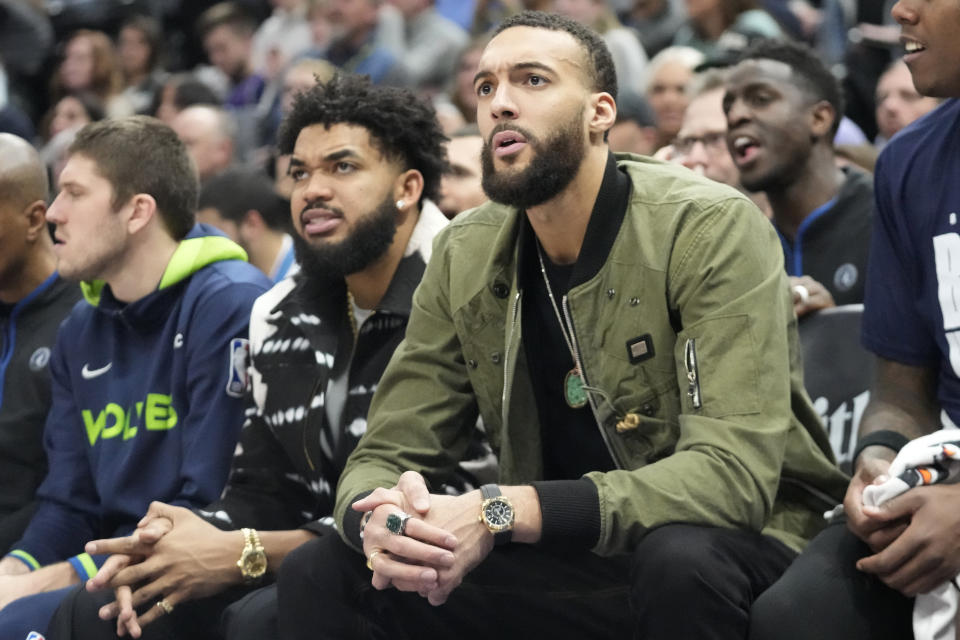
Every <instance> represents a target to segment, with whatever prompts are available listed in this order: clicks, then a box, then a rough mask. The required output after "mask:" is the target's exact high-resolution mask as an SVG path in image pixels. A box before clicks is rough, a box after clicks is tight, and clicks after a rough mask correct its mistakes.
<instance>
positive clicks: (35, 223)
mask: <svg viewBox="0 0 960 640" xmlns="http://www.w3.org/2000/svg"><path fill="white" fill-rule="evenodd" d="M23 215H24V216H25V217H26V218H27V241H28V242H36V241H37V239H38V238H40V237H41V234H45V233H46V234H49V233H50V232H49V231H48V230H47V229H48V228H47V218H46V215H47V203H46V202H44V201H43V200H37V201H35V202H31V203H30V204H29V205H27V207H26V208H25V209H24V210H23Z"/></svg>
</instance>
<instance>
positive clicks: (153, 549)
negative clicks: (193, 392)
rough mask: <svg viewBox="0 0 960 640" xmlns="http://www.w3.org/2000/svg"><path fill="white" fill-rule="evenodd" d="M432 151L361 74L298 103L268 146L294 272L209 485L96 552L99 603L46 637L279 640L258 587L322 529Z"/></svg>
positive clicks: (431, 120) (439, 168)
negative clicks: (281, 164)
mask: <svg viewBox="0 0 960 640" xmlns="http://www.w3.org/2000/svg"><path fill="white" fill-rule="evenodd" d="M444 141H445V138H444V136H443V134H442V132H441V130H440V127H439V124H438V123H437V120H436V116H435V114H434V111H433V109H432V108H431V107H430V106H429V105H428V104H426V103H425V102H423V101H421V100H419V99H417V98H416V97H415V96H414V95H413V94H412V93H411V92H409V91H408V90H406V89H397V88H384V87H376V86H373V85H372V84H371V83H370V81H369V80H368V79H367V78H366V77H365V76H364V77H361V76H352V75H339V76H336V77H334V78H333V79H332V80H331V81H330V82H329V83H327V84H326V85H319V84H318V85H317V86H315V87H314V88H313V89H311V90H309V91H307V92H305V93H304V94H302V95H301V96H299V97H298V98H297V100H296V102H295V103H294V106H293V109H292V111H291V112H290V114H289V115H288V117H287V119H286V120H285V121H284V123H283V125H282V127H281V129H280V136H279V148H280V151H281V152H282V153H285V154H292V156H291V161H290V169H289V173H290V176H291V178H292V179H293V183H294V190H293V194H292V198H291V216H292V222H293V226H294V228H295V230H296V234H295V236H294V242H295V249H296V255H297V260H298V262H299V264H300V266H301V271H300V273H299V274H298V275H296V276H294V277H292V278H286V279H285V280H283V281H281V282H280V283H278V284H277V285H275V286H274V287H273V288H272V289H271V290H270V291H269V292H267V293H266V294H264V295H263V296H261V297H260V298H259V299H258V300H257V302H256V304H255V305H254V308H253V312H252V314H251V320H250V342H251V356H252V370H251V379H252V389H251V393H250V396H251V399H252V405H251V409H250V410H249V411H248V414H247V416H248V417H247V421H246V423H245V425H244V428H243V431H242V434H241V439H240V445H239V447H238V448H237V452H236V455H235V457H234V460H233V464H232V468H231V472H230V477H229V480H228V482H227V486H226V489H225V490H224V493H223V495H222V497H221V499H220V500H218V501H216V502H214V503H213V504H211V505H209V506H208V507H207V508H206V509H204V510H202V511H199V512H193V511H190V510H187V509H181V508H176V507H172V506H169V505H165V504H160V503H154V504H153V505H151V507H150V510H149V511H148V513H147V516H146V517H145V518H144V520H143V521H142V522H141V523H140V528H139V530H138V531H137V532H135V533H134V534H133V535H132V536H130V537H128V538H117V539H113V540H104V541H97V542H95V543H94V544H93V546H94V547H95V548H96V551H97V552H98V553H104V552H107V553H114V554H116V555H114V556H112V557H111V559H110V560H108V561H107V563H106V565H105V566H104V569H103V570H101V572H100V573H99V574H98V575H97V576H96V577H95V578H94V579H93V580H92V581H91V584H90V585H88V586H89V587H91V588H92V589H104V588H108V587H113V588H114V589H115V591H114V592H113V594H111V593H110V592H109V591H107V592H106V594H104V595H91V594H89V593H87V594H84V593H82V592H78V593H76V594H75V597H74V600H73V601H71V602H69V603H68V604H67V605H65V606H64V607H63V608H62V609H61V612H60V618H59V620H58V624H63V627H62V629H63V630H62V631H61V630H58V631H57V633H58V634H59V635H56V636H55V637H58V638H60V637H68V633H67V632H66V629H67V628H72V633H73V636H72V637H80V638H100V637H103V638H112V637H116V636H115V635H114V632H115V631H116V632H118V633H127V632H129V633H130V634H131V635H132V636H134V637H140V636H141V634H143V637H152V638H163V637H176V638H193V637H202V638H208V637H211V636H216V635H218V634H223V636H225V637H228V638H272V637H278V635H277V632H276V629H275V628H273V626H272V624H273V620H274V619H275V615H274V613H273V612H274V611H275V606H276V605H275V598H276V596H275V590H274V589H272V588H270V587H266V588H262V589H260V588H258V587H263V583H264V581H265V580H269V579H270V578H271V576H272V574H274V573H275V572H276V571H277V570H278V569H279V567H280V564H281V562H282V561H283V559H284V557H285V556H286V555H287V554H288V553H289V552H290V551H291V550H293V549H295V548H296V547H298V546H299V545H301V544H303V543H304V542H307V541H309V540H312V539H315V538H317V537H325V536H329V535H336V534H335V533H332V532H333V529H332V528H331V525H332V518H330V517H329V516H331V514H332V512H333V504H334V495H333V491H334V488H335V487H336V485H337V481H338V479H339V475H340V471H341V470H342V469H343V465H344V463H345V462H346V458H347V456H348V455H349V453H350V451H352V450H353V448H354V446H355V445H356V443H357V440H358V439H359V438H360V436H361V435H362V434H363V433H364V431H365V429H366V415H367V409H368V407H369V404H370V399H371V397H372V395H373V392H374V390H375V389H376V387H377V384H378V382H379V379H380V375H381V374H382V372H383V370H384V368H385V367H386V364H387V361H388V360H389V359H390V357H391V355H392V354H393V351H394V349H395V348H396V347H397V345H398V344H399V343H400V340H401V338H402V337H403V334H404V330H405V328H406V324H407V316H408V314H409V312H410V307H411V296H412V294H413V290H414V288H415V287H416V285H417V283H418V282H419V281H420V277H421V276H422V274H423V272H424V269H425V266H426V263H427V261H428V260H429V258H430V252H431V243H432V240H433V237H434V236H435V235H436V233H437V232H438V231H439V230H440V229H441V228H443V227H444V226H445V225H446V224H447V220H446V218H445V217H444V216H443V214H442V213H441V212H440V210H439V209H438V208H437V207H436V205H434V204H433V202H432V200H433V199H435V198H436V197H437V196H438V193H439V188H440V180H441V176H442V174H443V170H444V168H445V163H446V156H445V154H444V149H443V143H444ZM467 482H471V479H470V478H468V477H467V476H466V475H465V474H460V475H457V476H456V477H455V478H452V479H451V482H450V484H451V485H452V487H453V488H454V489H459V490H463V486H464V485H463V484H458V483H467ZM258 529H260V530H261V531H259V532H257V530H258ZM263 529H266V531H264V530H263ZM131 589H132V593H131ZM113 595H115V596H116V599H115V601H114V602H110V601H112V600H114V597H113ZM91 600H93V601H91ZM238 601H239V602H238ZM99 605H105V606H104V607H103V608H102V609H101V610H100V615H101V617H102V618H104V619H107V620H109V622H104V621H102V620H98V619H97V607H98V606H99ZM224 611H226V614H225V615H224V614H223V612H224ZM113 618H116V621H113V620H112V619H113ZM221 619H222V624H221Z"/></svg>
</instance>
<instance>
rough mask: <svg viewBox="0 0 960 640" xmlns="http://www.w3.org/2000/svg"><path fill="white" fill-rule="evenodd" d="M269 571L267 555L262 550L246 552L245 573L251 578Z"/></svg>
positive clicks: (244, 560) (244, 558) (244, 559)
mask: <svg viewBox="0 0 960 640" xmlns="http://www.w3.org/2000/svg"><path fill="white" fill-rule="evenodd" d="M266 572H267V556H266V554H264V553H263V552H262V551H251V552H249V553H247V554H244V557H243V573H244V575H246V576H248V577H251V578H259V577H260V576H262V575H263V574H264V573H266Z"/></svg>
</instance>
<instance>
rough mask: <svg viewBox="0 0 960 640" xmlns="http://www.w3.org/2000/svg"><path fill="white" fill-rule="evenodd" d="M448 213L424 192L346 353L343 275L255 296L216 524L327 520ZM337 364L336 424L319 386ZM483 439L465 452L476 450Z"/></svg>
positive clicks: (466, 478)
mask: <svg viewBox="0 0 960 640" xmlns="http://www.w3.org/2000/svg"><path fill="white" fill-rule="evenodd" d="M446 222H447V220H446V218H444V216H443V214H442V213H440V211H439V209H437V208H436V206H435V205H433V203H431V202H429V201H425V202H424V206H423V210H422V211H421V214H420V220H419V221H418V222H417V225H416V227H415V229H414V232H413V235H412V236H411V238H410V241H409V243H408V245H407V250H406V252H405V254H404V257H403V259H402V260H401V262H400V264H399V266H398V267H397V271H396V273H395V274H394V276H393V279H392V280H391V282H390V285H389V287H388V289H387V291H386V293H385V295H384V297H383V299H382V300H381V302H380V304H379V305H378V306H377V308H376V310H375V311H374V313H372V314H371V315H370V316H369V317H368V318H367V319H366V320H365V321H364V322H363V324H362V325H361V326H359V327H357V328H356V331H357V336H356V345H355V347H354V348H353V349H352V351H353V355H352V358H351V347H352V346H353V337H354V336H353V333H354V327H353V323H352V322H351V315H352V314H353V309H352V307H351V304H350V302H349V300H348V297H347V289H346V285H345V283H344V282H343V280H339V281H323V282H318V281H316V280H315V279H308V278H306V277H305V275H304V274H302V273H301V274H298V275H296V276H292V277H290V278H287V279H285V280H283V281H282V282H280V283H278V284H277V285H275V286H274V287H273V288H272V289H271V290H270V291H268V292H267V293H265V294H264V295H262V296H261V297H260V298H259V299H258V300H257V302H256V303H255V304H254V307H253V311H252V314H251V318H250V349H251V368H250V373H251V376H250V377H251V383H252V384H251V387H252V388H251V393H250V396H251V406H250V408H249V409H248V414H247V418H246V421H245V424H244V427H243V431H242V433H241V436H240V443H239V444H238V446H237V450H236V454H235V456H234V459H233V464H232V468H231V471H230V477H229V480H228V481H227V485H226V488H225V489H224V492H223V496H222V497H221V499H220V500H218V501H217V502H215V503H213V504H211V505H210V506H209V507H208V509H206V510H204V511H205V513H203V515H205V516H207V517H208V519H210V520H211V521H212V522H214V524H217V525H218V526H220V527H226V528H231V529H235V528H238V527H253V528H258V529H266V530H283V529H296V528H306V529H311V530H315V531H317V532H320V531H322V529H323V528H325V527H328V526H331V525H332V523H333V520H332V518H330V515H331V514H332V512H333V504H334V492H335V491H336V486H337V480H338V479H339V477H340V473H341V471H342V470H343V465H344V463H345V462H346V459H347V456H348V455H349V454H350V452H351V451H352V450H353V449H354V447H355V446H356V444H357V442H358V441H359V439H360V436H361V435H363V433H364V432H365V431H366V425H367V410H368V408H369V406H370V400H371V399H372V397H373V393H374V391H376V388H377V383H378V381H379V380H380V376H381V374H382V373H383V370H384V369H385V368H386V366H387V362H388V361H389V360H390V357H391V356H392V355H393V352H394V350H395V349H396V347H397V345H399V344H400V341H401V340H402V339H403V335H404V332H405V330H406V326H407V319H408V317H409V314H410V305H411V298H412V296H413V292H414V289H416V287H417V285H418V284H419V282H420V279H421V277H422V275H423V271H424V268H425V267H426V262H427V260H429V257H430V250H431V246H432V241H433V237H434V236H435V235H436V233H437V232H438V231H439V230H440V229H441V228H443V226H445V225H446ZM344 367H349V376H348V391H347V398H346V400H345V401H344V402H343V410H342V414H341V420H340V424H336V425H334V424H330V421H329V419H328V415H327V413H328V412H327V407H326V394H327V392H328V388H329V384H330V380H331V378H332V377H337V376H338V375H340V373H341V371H342V369H343V368H344ZM484 449H486V448H485V447H483V446H478V447H477V448H475V450H474V451H473V452H472V453H471V457H477V458H483V457H484V456H485V453H486V452H485V451H484ZM486 451H489V449H486ZM467 466H470V465H469V464H468V465H467ZM450 484H451V485H453V487H454V488H455V489H460V490H462V489H465V488H468V487H469V486H470V485H473V484H475V481H474V480H473V478H472V476H471V474H469V473H466V472H465V473H464V474H462V477H460V478H456V479H452V480H451V481H450Z"/></svg>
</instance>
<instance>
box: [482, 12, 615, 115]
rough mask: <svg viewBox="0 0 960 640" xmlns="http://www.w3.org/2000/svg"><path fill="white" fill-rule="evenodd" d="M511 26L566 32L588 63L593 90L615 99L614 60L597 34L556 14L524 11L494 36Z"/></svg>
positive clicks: (505, 22)
mask: <svg viewBox="0 0 960 640" xmlns="http://www.w3.org/2000/svg"><path fill="white" fill-rule="evenodd" d="M512 27H532V28H534V29H548V30H550V31H564V32H566V33H569V34H570V35H571V36H573V37H574V38H575V39H576V40H577V42H579V43H580V46H581V47H583V50H584V54H586V59H587V62H589V63H590V66H589V68H588V69H587V73H588V74H589V76H590V79H591V80H592V81H593V89H594V90H596V91H605V92H607V93H609V94H610V95H611V96H613V97H614V98H616V97H617V71H616V68H614V66H613V57H612V56H611V55H610V49H608V48H607V43H606V42H604V40H603V38H602V37H601V36H600V34H598V33H597V32H596V31H594V30H593V29H590V28H588V27H585V26H583V25H582V24H580V23H579V22H576V21H574V20H571V19H570V18H566V17H564V16H560V15H557V14H555V13H545V12H543V11H523V12H521V13H518V14H516V15H514V16H510V17H509V18H507V19H506V20H504V21H503V22H501V23H500V25H499V26H498V27H497V28H496V30H494V32H493V34H494V35H497V34H499V33H502V32H504V31H506V30H507V29H510V28H512Z"/></svg>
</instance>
